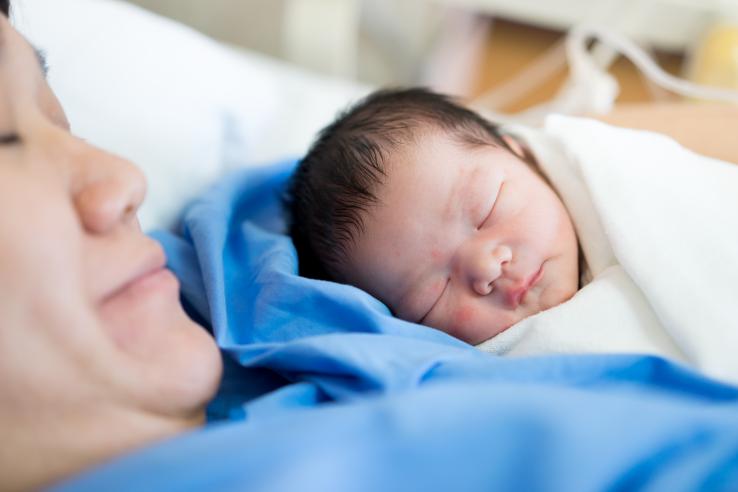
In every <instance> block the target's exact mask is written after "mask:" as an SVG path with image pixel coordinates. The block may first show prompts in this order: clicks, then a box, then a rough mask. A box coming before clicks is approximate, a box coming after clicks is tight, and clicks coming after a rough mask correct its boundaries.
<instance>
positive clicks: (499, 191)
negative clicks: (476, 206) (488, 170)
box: [477, 182, 505, 229]
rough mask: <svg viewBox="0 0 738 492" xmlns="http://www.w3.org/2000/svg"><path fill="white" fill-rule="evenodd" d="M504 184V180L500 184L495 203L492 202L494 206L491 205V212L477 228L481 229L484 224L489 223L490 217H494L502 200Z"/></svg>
mask: <svg viewBox="0 0 738 492" xmlns="http://www.w3.org/2000/svg"><path fill="white" fill-rule="evenodd" d="M503 186H505V183H504V182H503V183H502V184H500V189H499V190H497V196H495V201H494V203H492V207H490V209H489V213H488V214H487V216H486V217H484V219H482V222H480V223H479V225H478V226H477V229H481V228H482V227H483V226H484V224H486V223H487V221H488V220H489V218H490V217H492V214H493V213H494V211H495V208H497V204H498V203H499V201H500V195H502V187H503Z"/></svg>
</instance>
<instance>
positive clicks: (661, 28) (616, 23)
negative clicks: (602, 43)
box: [129, 0, 738, 112]
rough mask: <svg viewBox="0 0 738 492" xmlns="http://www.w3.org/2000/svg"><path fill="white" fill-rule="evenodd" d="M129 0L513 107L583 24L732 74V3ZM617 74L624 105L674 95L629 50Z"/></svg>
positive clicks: (555, 73)
mask: <svg viewBox="0 0 738 492" xmlns="http://www.w3.org/2000/svg"><path fill="white" fill-rule="evenodd" d="M129 1H130V2H132V3H135V4H137V5H139V6H141V7H144V8H146V9H149V10H151V11H154V12H156V13H159V14H162V15H165V16H168V17H171V18H173V19H176V20H178V21H181V22H183V23H185V24H188V25H190V26H192V27H193V28H195V29H197V30H199V31H201V32H203V33H205V34H207V35H209V36H211V37H214V38H216V39H219V40H221V41H224V42H226V43H229V44H232V45H236V46H238V47H242V48H246V49H249V50H255V51H258V52H261V53H264V54H267V55H269V56H273V57H277V58H280V59H283V60H286V61H289V62H291V63H295V64H297V65H300V66H302V67H305V68H308V69H310V70H313V71H316V72H320V73H324V74H330V75H334V76H338V77H342V78H348V79H352V80H357V81H360V82H364V83H369V84H372V85H400V84H402V85H407V84H422V85H428V86H432V87H434V88H436V89H438V90H442V91H446V92H450V93H453V94H456V95H458V96H461V97H463V98H467V99H479V98H483V97H487V98H490V97H491V98H492V99H495V98H497V99H498V104H497V105H498V109H500V110H504V111H511V112H515V111H519V110H522V109H525V108H527V107H530V106H532V105H535V104H537V103H540V102H543V101H545V100H547V99H549V98H550V97H551V96H553V95H554V94H555V92H556V90H557V89H558V88H559V86H560V84H561V83H562V81H563V80H564V78H565V76H566V63H565V59H564V57H563V48H562V44H561V41H562V39H563V35H564V33H565V31H566V30H567V29H568V28H570V27H571V26H573V25H575V24H577V23H580V22H583V21H589V22H595V23H601V24H606V25H607V26H608V27H611V28H613V29H616V30H618V31H620V32H622V33H624V34H626V35H627V36H629V37H630V38H631V39H634V40H636V41H637V42H638V43H639V44H640V45H641V46H642V47H644V48H646V49H647V51H648V52H649V53H650V54H652V56H653V57H655V58H656V59H657V60H658V62H659V64H660V65H661V66H662V67H663V68H664V69H665V70H667V71H668V72H670V73H673V74H678V75H681V76H685V77H688V78H690V79H692V80H696V81H698V82H702V83H708V84H711V85H718V86H724V87H736V84H737V81H738V0H208V1H203V0H129ZM612 73H613V74H614V75H615V76H616V77H617V79H618V81H619V82H620V85H621V95H620V97H619V99H618V101H619V102H642V101H652V100H669V99H671V98H673V97H674V96H671V95H669V94H667V93H665V92H664V91H663V90H660V89H658V88H655V87H653V86H652V85H650V84H649V83H648V82H646V81H645V80H644V79H643V78H642V77H641V76H640V75H639V74H638V72H637V70H635V68H634V67H633V66H632V65H631V64H630V63H629V62H628V61H626V60H625V59H618V60H616V61H614V63H613V65H612ZM498 96H504V97H502V99H501V101H502V102H499V99H500V98H499V97H498Z"/></svg>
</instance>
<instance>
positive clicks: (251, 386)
mask: <svg viewBox="0 0 738 492" xmlns="http://www.w3.org/2000/svg"><path fill="white" fill-rule="evenodd" d="M16 24H17V25H18V26H19V28H20V30H21V31H22V32H23V33H25V34H26V35H27V36H28V38H29V39H30V40H31V41H32V42H33V43H34V44H36V45H37V46H38V47H39V48H41V49H43V50H45V51H46V52H47V55H48V59H49V64H50V73H49V80H50V83H51V85H52V87H53V88H54V90H55V91H56V93H57V94H58V95H59V97H60V99H61V101H62V102H63V104H64V106H65V108H66V110H67V112H68V115H69V119H70V121H71V122H72V128H73V131H75V132H76V133H78V134H79V135H80V136H82V137H83V138H85V139H87V140H89V141H91V142H92V143H94V144H97V145H99V146H101V147H103V148H106V149H109V150H111V151H113V152H116V153H119V154H121V155H123V156H125V157H128V158H130V159H132V160H133V161H135V162H137V163H138V164H139V165H141V166H142V168H143V169H144V171H145V173H146V175H147V177H148V179H149V182H150V189H149V199H148V201H147V203H146V204H145V205H144V207H143V209H142V211H141V215H142V222H143V224H144V226H145V227H146V228H147V229H148V228H159V229H165V230H177V231H180V232H181V234H171V233H170V232H166V231H165V232H160V233H157V234H156V237H157V238H159V239H160V240H161V241H162V242H163V243H164V245H165V247H166V249H167V251H168V254H169V256H170V262H171V265H170V266H172V268H174V269H175V271H177V273H178V274H179V275H180V277H181V279H182V285H183V294H184V301H185V304H186V307H187V309H188V310H189V312H190V313H191V314H192V315H193V316H195V317H197V318H198V319H200V321H202V322H203V323H204V324H205V325H206V326H208V328H209V329H211V330H212V331H213V333H214V336H215V337H216V340H217V341H218V343H219V345H220V346H221V347H222V348H223V350H224V360H225V366H226V371H225V378H224V381H223V384H222V386H221V389H220V392H219V396H218V397H217V398H216V400H215V401H214V402H213V404H211V406H210V407H209V409H208V417H209V420H210V425H208V426H207V427H206V428H205V429H202V430H199V431H195V432H192V433H190V434H188V435H185V436H181V437H178V438H175V439H171V440H168V441H165V442H162V443H157V444H155V445H152V446H148V447H146V448H143V449H139V450H135V451H133V452H131V453H129V454H127V455H125V456H121V457H120V458H118V459H115V460H112V461H111V462H108V463H104V464H101V465H100V466H99V467H96V468H94V469H92V470H89V471H88V472H86V473H83V474H81V475H80V476H77V477H72V478H71V479H70V480H69V481H67V482H64V483H62V484H59V486H58V487H57V488H58V489H59V490H374V491H376V490H382V491H384V490H490V489H492V490H496V489H500V490H604V489H612V490H633V489H649V490H669V491H672V490H698V489H703V490H731V489H733V490H734V489H735V487H736V484H738V389H737V388H735V387H733V386H730V385H726V384H722V383H719V382H716V381H713V380H710V379H708V378H705V377H703V376H700V375H699V374H697V373H694V372H692V371H690V370H688V369H687V368H685V367H683V366H680V365H677V364H674V363H671V362H668V361H666V360H664V359H661V358H659V357H653V356H646V355H638V354H629V355H581V356H544V357H530V358H520V359H511V358H504V357H494V356H490V355H488V354H483V353H481V352H479V351H477V350H476V349H474V348H473V347H470V346H468V345H466V344H464V343H462V342H460V341H457V340H454V339H453V338H451V337H449V336H447V335H445V334H443V333H441V332H437V331H435V330H431V329H428V328H426V327H421V326H418V325H414V324H412V323H407V322H404V321H401V320H399V319H395V318H392V317H391V316H389V315H388V311H387V310H386V308H384V307H383V306H382V305H381V304H380V303H379V302H378V301H376V300H375V299H373V298H371V297H370V296H368V295H367V294H365V293H362V292H361V291H358V290H357V289H352V288H350V287H346V286H340V285H337V284H332V283H329V282H322V283H316V282H315V281H312V280H308V279H303V278H300V277H297V276H295V275H294V271H295V268H296V263H295V261H296V258H295V256H294V251H293V249H292V247H291V244H290V243H289V241H288V239H287V238H286V236H284V235H283V234H282V233H281V232H280V227H283V224H281V223H280V219H279V217H278V215H279V214H278V213H277V211H278V210H279V190H280V189H281V188H282V187H283V185H284V182H285V180H286V179H287V178H288V176H289V173H290V170H291V169H292V167H293V166H294V160H295V156H297V155H299V154H300V153H301V152H303V151H304V150H305V148H306V146H307V144H308V142H309V141H310V139H311V138H312V136H313V134H314V132H315V131H316V130H317V129H318V128H320V127H321V126H322V125H323V124H325V123H327V122H328V121H329V120H330V119H331V118H332V117H333V115H334V113H335V112H336V111H337V110H339V109H341V108H342V107H344V106H345V105H346V104H347V103H348V102H350V101H352V100H355V99H356V98H357V97H360V96H361V95H362V94H365V93H366V92H367V90H368V88H366V87H362V86H359V85H356V84H352V83H347V82H344V81H337V80H332V79H327V78H324V77H320V76H318V75H314V74H308V73H304V72H302V71H299V70H296V69H294V68H291V67H288V66H284V65H281V64H279V63H277V62H274V61H271V60H267V59H264V58H262V57H259V56H257V55H253V54H246V53H241V52H235V51H233V50H231V49H229V48H225V47H223V46H221V45H218V44H216V43H214V42H212V41H209V40H207V39H205V38H203V37H201V36H199V35H198V34H196V33H194V32H192V31H190V30H188V29H186V28H184V27H182V26H179V25H176V24H173V23H170V22H168V21H166V20H163V19H161V18H158V17H155V16H153V15H151V14H148V13H146V12H144V11H141V10H138V9H135V8H133V7H130V6H127V5H125V4H122V3H118V2H113V1H107V0H105V1H104V0H65V1H60V0H26V1H25V2H23V3H22V4H21V5H20V6H19V7H18V9H17V12H16ZM614 118H615V119H617V118H618V117H617V116H615V117H614ZM619 121H620V122H622V120H619ZM223 175H227V176H228V178H227V179H225V180H221V181H219V182H218V183H217V184H215V185H214V187H212V188H211V187H210V185H211V184H213V183H215V182H216V181H218V178H219V177H221V176H223ZM206 188H208V191H206V195H205V196H206V197H207V198H206V199H205V200H199V201H197V202H196V204H195V205H194V206H193V207H194V208H193V207H190V208H189V209H188V216H187V217H186V218H185V219H184V222H183V223H182V224H178V222H179V218H178V211H179V210H180V209H181V208H182V207H184V206H185V205H186V204H187V203H188V202H190V201H191V200H192V199H193V197H195V196H196V195H198V194H199V193H201V192H203V191H204V190H205V189H206ZM204 218H207V222H200V224H205V227H202V228H194V227H192V224H193V221H198V220H204ZM234 224H235V225H237V227H238V233H237V234H234V233H233V229H232V227H233V226H234ZM182 231H184V232H182ZM234 241H235V242H234ZM193 248H199V249H198V250H197V253H198V254H199V255H200V261H199V262H196V263H195V265H196V268H195V269H194V270H187V269H186V268H184V266H186V265H189V264H191V263H188V262H191V261H192V260H193V257H194V255H195V252H194V249H193ZM244 261H245V262H246V263H247V264H248V265H252V266H253V269H252V270H250V271H248V274H247V275H233V274H232V273H231V271H230V270H229V269H228V266H229V265H235V264H236V263H237V262H238V263H239V264H242V263H243V262H244ZM290 272H292V273H290ZM236 294H237V295H238V297H234V296H235V295H236ZM227 299H231V300H234V301H236V302H225V301H226V300H227Z"/></svg>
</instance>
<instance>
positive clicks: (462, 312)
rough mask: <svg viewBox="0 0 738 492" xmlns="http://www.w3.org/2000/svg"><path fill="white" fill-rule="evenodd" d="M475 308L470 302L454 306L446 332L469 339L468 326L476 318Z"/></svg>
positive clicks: (465, 339)
mask: <svg viewBox="0 0 738 492" xmlns="http://www.w3.org/2000/svg"><path fill="white" fill-rule="evenodd" d="M476 314H477V308H475V307H474V306H472V305H470V304H462V305H461V306H459V307H457V308H455V309H454V310H453V312H452V314H451V318H450V326H449V327H448V330H446V332H447V333H448V334H449V335H452V336H455V337H456V338H460V339H462V340H464V341H467V342H468V341H469V333H468V331H469V327H470V326H471V325H472V324H473V323H474V320H475V319H476Z"/></svg>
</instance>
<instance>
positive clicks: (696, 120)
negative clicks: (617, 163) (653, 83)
mask: <svg viewBox="0 0 738 492" xmlns="http://www.w3.org/2000/svg"><path fill="white" fill-rule="evenodd" d="M597 119H599V120H602V121H604V122H606V123H610V124H612V125H617V126H623V127H627V128H637V129H639V130H652V131H657V132H660V133H665V134H666V135H669V136H671V137H673V138H674V139H675V140H677V141H678V142H679V143H681V144H682V145H684V146H685V147H687V148H689V149H691V150H694V151H695V152H698V153H700V154H703V155H706V156H709V157H715V158H717V159H722V160H724V161H729V162H733V163H738V138H737V137H736V136H737V134H738V106H733V105H728V104H714V103H690V102H676V103H668V104H667V103H662V104H656V103H650V104H624V105H619V106H618V107H616V109H615V110H614V111H613V112H612V113H610V114H609V115H607V116H599V117H597ZM736 199H737V200H738V197H736Z"/></svg>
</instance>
